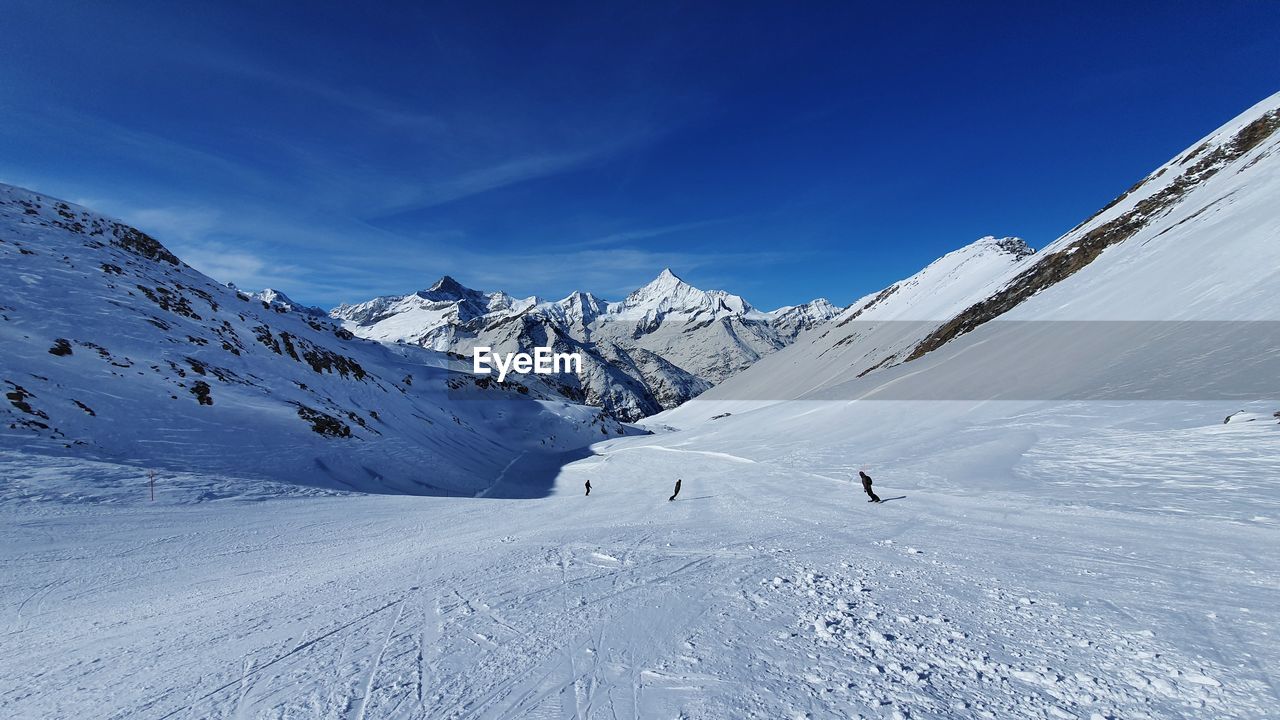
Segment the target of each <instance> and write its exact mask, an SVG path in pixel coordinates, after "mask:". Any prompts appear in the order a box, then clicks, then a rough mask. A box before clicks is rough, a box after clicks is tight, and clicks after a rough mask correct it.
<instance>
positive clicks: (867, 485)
mask: <svg viewBox="0 0 1280 720" xmlns="http://www.w3.org/2000/svg"><path fill="white" fill-rule="evenodd" d="M858 474H859V475H861V476H862V489H863V490H866V491H867V497H869V498H871V499H870V500H868V501H867V502H874V503H878V502H880V496H879V495H876V494H875V492H874V491H872V489H871V476H870V475H868V474H866V473H865V472H863V471H861V470H859V471H858Z"/></svg>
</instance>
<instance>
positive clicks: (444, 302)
mask: <svg viewBox="0 0 1280 720" xmlns="http://www.w3.org/2000/svg"><path fill="white" fill-rule="evenodd" d="M837 312H839V310H838V308H836V307H835V306H833V305H831V303H829V302H827V301H826V300H824V299H818V300H814V301H812V302H809V303H805V304H804V305H797V306H792V307H785V308H780V309H778V310H774V311H772V312H761V311H759V310H756V309H755V308H753V307H752V306H751V305H750V304H749V303H747V301H746V300H744V299H742V298H741V297H739V296H737V295H732V294H730V293H727V292H724V291H722V290H710V291H704V290H699V289H698V288H695V287H693V286H692V285H689V284H688V283H686V282H684V281H683V280H681V279H680V278H678V277H676V275H675V274H674V273H672V272H671V270H670V269H665V270H663V271H662V272H661V273H660V274H659V275H658V277H657V278H655V279H654V280H653V281H652V282H650V283H649V284H647V285H645V286H644V287H642V288H640V289H638V290H636V291H635V292H633V293H631V294H630V295H628V296H627V297H626V298H624V299H623V300H621V301H620V302H607V301H604V300H601V299H600V298H597V297H595V296H594V295H591V294H590V293H581V292H575V293H572V294H571V295H569V296H568V297H566V298H564V299H562V300H559V301H555V302H545V301H542V300H540V299H539V298H537V297H528V298H524V299H516V298H513V297H511V296H509V295H507V294H505V293H501V292H495V293H485V292H481V291H478V290H472V289H470V288H467V287H464V286H462V285H461V284H459V283H458V282H457V281H456V280H454V279H453V278H451V277H448V276H446V277H443V278H441V279H440V280H439V281H438V282H437V283H436V284H434V285H432V286H431V287H430V288H428V289H426V290H422V291H419V292H416V293H413V294H411V295H404V296H396V297H381V298H375V299H373V300H369V301H367V302H363V303H359V304H355V305H341V306H339V307H337V308H334V309H333V311H332V312H331V313H330V315H331V316H332V317H333V318H336V319H339V320H341V321H343V324H344V326H345V327H346V328H347V329H349V330H350V331H351V332H353V333H354V334H356V335H359V336H361V337H365V338H369V339H371V340H380V341H383V342H403V343H408V344H413V345H420V346H423V347H428V348H433V349H435V350H440V351H448V352H453V353H457V354H461V355H464V356H469V355H470V353H471V349H472V348H473V347H475V346H477V345H482V346H489V347H494V348H497V349H500V350H501V351H503V352H512V351H516V350H523V351H528V350H529V349H531V348H533V347H538V346H547V347H554V348H555V349H556V350H559V351H563V352H579V353H581V355H582V357H583V369H582V372H581V373H580V374H579V375H578V376H577V377H576V378H562V381H563V383H562V386H561V390H562V392H563V394H564V395H565V396H567V397H570V398H573V399H575V400H580V401H583V402H586V403H588V404H591V405H597V406H600V407H603V408H605V410H606V411H608V412H609V413H610V414H612V415H613V416H615V417H618V418H621V419H624V420H635V419H638V418H641V417H644V416H646V415H652V414H653V413H656V412H659V411H661V410H663V409H669V408H673V407H676V406H677V405H679V404H681V403H683V402H685V401H687V400H688V399H689V398H691V397H694V396H696V395H698V394H700V393H702V392H703V391H705V390H706V389H707V388H709V387H711V386H712V385H714V384H716V383H718V382H721V381H723V380H724V379H725V378H727V377H729V376H731V375H733V374H734V373H737V372H739V371H741V370H742V369H744V368H746V367H749V366H750V365H751V364H753V363H755V362H756V361H757V360H759V359H760V358H761V357H764V356H766V355H768V354H770V353H772V352H774V351H776V350H778V349H779V348H782V347H785V346H786V345H787V344H789V343H790V342H791V341H793V340H794V339H795V338H796V337H797V336H798V335H799V334H800V333H802V332H804V331H805V330H808V329H809V328H812V327H816V326H818V325H821V324H822V323H824V322H826V321H827V320H829V319H830V318H831V317H833V316H834V315H835V314H836V313H837Z"/></svg>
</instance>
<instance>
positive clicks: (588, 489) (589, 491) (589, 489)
mask: <svg viewBox="0 0 1280 720" xmlns="http://www.w3.org/2000/svg"><path fill="white" fill-rule="evenodd" d="M590 494H591V481H590V480H588V481H587V495H590Z"/></svg>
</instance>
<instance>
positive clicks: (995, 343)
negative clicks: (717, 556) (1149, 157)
mask: <svg viewBox="0 0 1280 720" xmlns="http://www.w3.org/2000/svg"><path fill="white" fill-rule="evenodd" d="M1278 129H1280V94H1276V95H1273V96H1272V97H1270V98H1268V99H1267V100H1265V101H1263V102H1261V103H1259V104H1257V105H1255V106H1254V107H1253V108H1250V109H1249V110H1247V111H1246V112H1244V113H1242V114H1241V115H1240V116H1238V117H1236V118H1234V119H1232V120H1231V121H1230V122H1228V123H1226V124H1225V125H1223V126H1222V127H1221V128H1219V129H1218V130H1216V131H1214V132H1213V133H1211V134H1210V135H1208V136H1207V137H1205V138H1204V139H1203V140H1201V141H1199V142H1197V143H1196V144H1194V145H1193V146H1191V148H1189V149H1188V150H1187V151H1185V152H1183V153H1179V154H1178V156H1177V157H1175V158H1174V159H1173V160H1170V161H1169V162H1167V163H1165V164H1164V165H1162V166H1161V167H1160V168H1158V169H1156V170H1155V171H1154V172H1153V173H1151V174H1150V175H1148V176H1147V177H1146V178H1144V179H1143V180H1142V181H1141V182H1139V183H1138V184H1136V185H1135V186H1133V187H1132V188H1131V189H1130V190H1129V191H1127V192H1126V193H1124V194H1123V195H1121V196H1120V197H1118V198H1117V199H1116V200H1115V201H1113V202H1112V203H1111V204H1110V205H1108V206H1107V207H1106V208H1104V209H1103V210H1101V211H1099V212H1098V213H1096V214H1095V215H1094V216H1093V217H1091V218H1089V219H1088V220H1087V221H1085V222H1083V223H1081V224H1080V225H1079V226H1077V227H1075V228H1073V229H1072V230H1070V231H1069V232H1067V233H1066V234H1065V235H1063V236H1062V237H1060V238H1058V239H1057V240H1056V241H1054V242H1053V243H1052V244H1050V245H1049V246H1048V247H1046V248H1045V249H1043V250H1041V251H1040V252H1038V253H1035V254H1034V255H1030V254H1026V253H1024V252H1023V251H1021V250H1019V249H1017V248H1015V249H1014V252H1012V253H1008V254H1004V256H1003V265H1002V266H997V267H992V268H989V270H990V274H989V275H987V276H986V277H984V278H981V280H980V281H978V282H973V283H971V284H970V285H969V287H968V288H967V289H966V290H965V292H957V293H954V294H953V293H950V292H945V291H943V292H934V289H933V288H931V287H929V285H928V284H926V283H923V282H922V283H921V284H920V285H919V286H918V290H919V292H918V293H917V296H918V298H920V299H921V300H920V304H918V305H916V304H914V303H912V302H902V301H898V302H897V303H895V297H896V295H897V294H898V293H899V292H900V291H899V290H898V289H897V287H898V286H897V285H895V286H891V287H890V288H887V289H886V290H885V291H884V292H882V293H879V294H877V295H876V296H874V297H872V298H871V299H864V300H862V301H859V302H858V303H855V304H854V305H853V306H851V308H850V309H849V310H848V311H846V312H845V313H844V314H843V315H841V316H840V317H839V318H836V319H835V320H833V321H832V322H831V323H830V324H829V325H828V326H827V327H826V328H823V329H822V330H820V331H819V332H816V333H810V334H809V335H807V336H805V337H802V338H800V340H799V341H798V342H796V343H794V344H793V345H792V346H791V347H789V348H788V349H787V350H785V351H783V352H781V353H778V354H777V355H774V356H773V357H771V358H769V359H768V361H767V362H762V363H760V364H759V365H757V366H756V367H754V368H752V369H751V370H750V371H748V372H745V373H743V374H741V375H740V376H738V377H736V378H733V380H732V381H731V382H727V383H725V384H723V385H721V386H718V387H717V388H715V389H714V390H713V391H711V392H708V393H707V394H705V395H704V396H702V397H701V398H700V399H699V400H700V402H699V403H696V404H692V406H690V407H686V408H683V409H682V410H681V411H678V412H677V413H675V414H673V415H672V416H671V417H664V418H659V419H657V420H656V422H658V423H662V422H677V423H683V422H688V421H692V420H693V419H694V418H703V419H705V418H709V417H712V416H715V415H718V414H722V413H724V412H730V411H731V410H730V409H729V407H730V405H735V404H736V406H737V407H738V409H739V410H745V409H746V408H748V407H752V406H756V405H759V404H767V403H769V402H776V401H778V400H782V399H787V398H795V397H801V396H805V395H806V394H807V393H813V394H814V396H815V397H817V396H824V397H831V396H832V395H833V391H832V388H836V387H839V386H841V385H843V387H842V388H841V389H840V390H839V391H838V392H835V395H838V396H841V397H848V396H850V393H852V395H853V396H857V397H863V396H869V397H886V396H893V397H898V398H907V397H911V398H917V399H933V400H939V399H960V398H967V399H972V398H977V397H995V396H1001V397H1006V398H1028V397H1032V396H1034V397H1040V398H1051V397H1059V396H1070V397H1082V396H1084V395H1088V396H1090V397H1111V398H1120V397H1123V398H1133V399H1137V398H1144V399H1193V398H1208V397H1233V398H1236V397H1238V398H1242V399H1244V398H1248V397H1251V396H1252V395H1253V394H1255V393H1257V392H1260V391H1262V390H1263V389H1264V388H1263V387H1261V385H1262V379H1263V378H1265V377H1267V376H1268V375H1267V373H1268V372H1269V369H1270V363H1271V358H1272V356H1273V354H1274V347H1275V346H1274V345H1273V344H1271V343H1272V342H1273V341H1274V340H1275V339H1276V336H1277V335H1278V334H1280V330H1277V327H1276V323H1275V322H1273V321H1277V320H1280V306H1277V305H1276V303H1275V302H1274V299H1275V297H1276V296H1277V294H1280V271H1278V270H1277V268H1280V211H1277V210H1276V208H1277V207H1280V203H1277V199H1280V133H1278V132H1277V130H1278ZM984 242H990V241H986V240H985V239H984V241H979V243H978V245H981V244H983V243H984ZM971 247H973V246H971ZM961 252H964V251H961ZM948 257H949V256H948ZM946 259H947V258H945V257H944V258H943V259H942V260H939V263H942V262H943V261H945V260H946ZM925 274H926V273H921V275H925ZM977 277H978V276H977V275H976V274H975V275H973V276H970V278H969V279H970V280H975V279H977ZM957 287H959V286H957ZM908 297H910V296H908ZM908 307H909V308H911V309H910V310H905V309H904V308H908ZM900 310H901V311H900ZM997 319H998V320H999V322H991V321H993V320H997ZM882 320H891V321H906V320H910V321H922V322H892V323H889V325H890V327H889V328H887V329H886V327H885V326H884V325H882V324H880V322H879V321H882ZM1257 321H1262V322H1257ZM848 328H855V330H854V331H853V332H850V331H849V330H848ZM979 330H982V332H978V331H979ZM885 333H889V334H890V335H891V336H892V338H891V341H889V342H886V340H885ZM971 333H972V334H974V335H975V337H974V338H972V340H973V341H972V342H965V343H961V344H960V346H959V347H958V348H957V349H956V351H955V352H948V353H946V354H945V355H944V359H945V360H947V362H948V363H949V367H948V368H947V370H946V371H945V372H934V371H931V370H928V369H927V368H928V367H932V366H933V365H934V363H924V364H920V361H921V360H922V359H925V358H927V357H928V356H929V355H930V354H932V353H934V352H936V351H938V350H939V349H940V348H943V347H944V346H947V345H950V344H951V343H953V342H957V341H958V339H961V338H964V337H965V336H967V335H969V334H971ZM833 339H834V342H833ZM908 346H909V347H908ZM868 360H870V361H872V362H871V363H870V364H868ZM902 363H909V364H908V365H907V368H908V370H906V371H904V372H901V373H894V374H892V377H887V378H884V379H883V381H884V387H885V389H884V390H881V391H875V392H871V391H869V390H867V388H872V387H876V386H877V384H876V383H860V382H853V381H854V380H856V379H857V378H858V377H859V376H861V375H863V374H868V373H869V374H870V375H871V376H875V375H878V374H880V373H883V372H886V371H887V370H889V369H891V368H894V367H895V366H898V365H901V364H902ZM1197 369H1198V370H1197ZM1197 373H1198V376H1197ZM867 393H870V394H869V395H868V394H867Z"/></svg>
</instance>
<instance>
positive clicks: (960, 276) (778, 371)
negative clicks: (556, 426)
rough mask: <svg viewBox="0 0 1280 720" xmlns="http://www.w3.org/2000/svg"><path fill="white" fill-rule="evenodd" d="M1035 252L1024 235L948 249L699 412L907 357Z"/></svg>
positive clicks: (764, 362) (785, 393) (723, 390)
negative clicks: (939, 256) (725, 403)
mask: <svg viewBox="0 0 1280 720" xmlns="http://www.w3.org/2000/svg"><path fill="white" fill-rule="evenodd" d="M1033 253H1034V251H1033V250H1032V249H1031V248H1030V247H1028V246H1027V244H1026V243H1025V242H1023V241H1022V240H1020V239H1018V238H994V237H990V236H988V237H984V238H981V239H979V240H977V241H975V242H973V243H971V244H969V245H967V246H965V247H963V248H960V249H959V250H955V251H953V252H950V253H947V254H946V255H944V256H942V257H941V258H938V259H937V260H935V261H933V262H932V263H930V264H929V265H928V266H927V267H925V268H924V269H923V270H921V271H920V272H918V273H916V274H915V275H912V276H911V277H909V278H906V279H905V280H900V281H898V282H896V283H894V284H892V285H890V286H889V287H887V288H885V289H883V290H881V291H879V292H876V293H872V294H870V295H868V296H866V297H864V298H862V299H860V300H858V301H857V302H855V303H853V304H852V305H850V306H849V307H848V308H846V309H845V310H844V311H843V312H841V313H840V314H839V315H838V316H836V317H835V318H833V319H832V320H831V321H830V322H828V323H826V324H825V325H822V326H820V327H817V328H816V329H814V330H810V331H809V332H807V333H805V334H802V335H800V337H798V338H797V339H796V341H795V342H794V343H793V344H792V345H791V346H789V347H787V348H786V349H784V350H781V351H780V352H777V353H774V354H772V355H770V356H768V357H766V358H763V359H761V360H760V362H758V363H756V364H755V365H753V366H752V367H750V368H747V369H746V370H744V371H743V372H742V373H741V374H739V375H737V376H735V377H733V378H732V379H731V380H730V381H728V382H726V383H724V384H723V385H720V386H717V387H715V388H713V389H711V390H710V391H708V392H707V393H706V394H704V395H703V396H701V397H699V398H698V401H697V403H696V409H695V411H696V412H699V413H702V414H707V413H708V412H709V409H710V405H708V403H710V404H711V405H718V403H720V402H722V401H749V402H757V403H758V402H773V401H778V400H783V399H787V398H792V397H799V396H801V395H804V394H805V393H807V392H810V391H812V390H815V389H818V388H821V387H823V386H825V385H827V384H829V383H832V382H840V381H843V380H845V379H848V378H849V377H853V376H857V375H860V374H865V373H869V372H872V371H874V370H876V369H878V368H881V367H886V366H889V365H892V364H894V363H896V362H901V361H902V360H903V359H904V358H905V357H906V356H907V355H908V354H909V353H910V352H911V350H912V349H914V348H915V347H916V345H917V344H919V343H920V341H921V340H923V339H924V338H925V337H926V336H927V335H928V334H929V333H930V332H932V331H933V330H934V329H935V328H936V327H937V326H938V325H939V324H940V322H941V321H943V320H945V319H947V318H949V317H951V316H953V315H954V314H955V313H957V312H959V311H960V310H962V309H964V308H965V307H967V306H968V305H969V304H970V303H972V302H975V301H976V300H977V299H979V298H981V297H984V296H985V295H986V294H987V293H989V292H990V291H991V290H992V289H993V284H994V283H997V282H998V281H999V280H1000V279H1001V278H1003V277H1007V273H1008V272H1009V271H1010V270H1011V269H1013V268H1017V267H1020V266H1022V265H1023V264H1025V263H1026V262H1028V259H1029V258H1031V257H1033ZM704 406H705V407H704ZM723 411H724V410H717V411H716V412H709V414H708V416H710V415H715V414H717V413H718V412H723Z"/></svg>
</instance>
